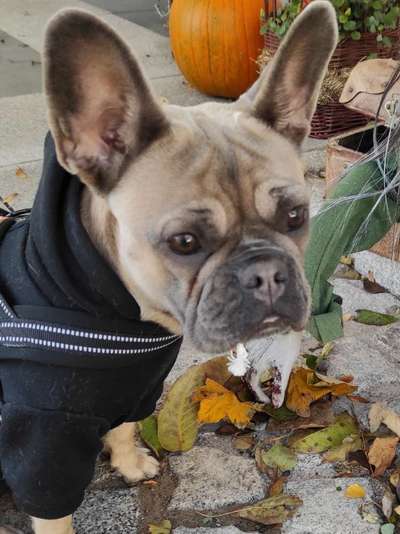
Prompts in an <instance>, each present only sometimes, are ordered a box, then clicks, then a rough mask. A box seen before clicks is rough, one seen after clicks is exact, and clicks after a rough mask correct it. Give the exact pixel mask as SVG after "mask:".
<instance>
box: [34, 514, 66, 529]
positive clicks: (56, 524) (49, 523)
mask: <svg viewBox="0 0 400 534" xmlns="http://www.w3.org/2000/svg"><path fill="white" fill-rule="evenodd" d="M32 527H33V531H34V533H35V534H75V530H74V528H73V526H72V515H68V516H67V517H63V518H61V519H38V518H37V517H32Z"/></svg>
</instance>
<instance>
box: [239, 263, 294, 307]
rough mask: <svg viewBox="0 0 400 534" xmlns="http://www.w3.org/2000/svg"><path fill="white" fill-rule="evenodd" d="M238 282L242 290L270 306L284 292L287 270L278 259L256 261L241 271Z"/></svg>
mask: <svg viewBox="0 0 400 534" xmlns="http://www.w3.org/2000/svg"><path fill="white" fill-rule="evenodd" d="M239 281H240V284H241V286H242V288H243V289H245V290H246V291H251V292H252V293H253V295H254V296H255V297H256V298H257V299H259V300H265V301H266V302H268V304H269V305H271V306H272V305H273V304H274V302H276V301H277V300H278V298H279V297H280V296H281V295H283V293H284V291H285V287H286V284H287V281H288V270H287V267H286V265H285V263H284V262H283V261H282V260H279V259H268V260H262V261H256V262H254V263H251V264H250V265H247V266H246V267H243V269H241V271H240V272H239Z"/></svg>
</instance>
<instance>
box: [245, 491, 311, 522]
mask: <svg viewBox="0 0 400 534" xmlns="http://www.w3.org/2000/svg"><path fill="white" fill-rule="evenodd" d="M302 504H303V501H302V500H301V499H300V498H299V497H296V496H295V495H284V494H281V495H275V496H274V497H268V498H267V499H263V500H262V501H260V502H258V503H255V504H254V505H253V506H247V507H246V508H243V509H242V510H238V511H237V512H236V513H237V514H238V515H239V516H240V517H242V518H243V519H249V520H250V521H255V522H256V523H261V524H262V525H278V524H282V523H284V522H285V521H286V520H287V519H289V518H290V517H292V516H293V515H294V514H295V512H296V510H297V508H298V507H299V506H301V505H302Z"/></svg>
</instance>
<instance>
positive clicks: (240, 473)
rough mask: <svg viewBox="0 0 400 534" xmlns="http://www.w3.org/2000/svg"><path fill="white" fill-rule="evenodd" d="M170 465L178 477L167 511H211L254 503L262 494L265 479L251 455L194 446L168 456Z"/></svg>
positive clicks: (263, 492) (263, 493)
mask: <svg viewBox="0 0 400 534" xmlns="http://www.w3.org/2000/svg"><path fill="white" fill-rule="evenodd" d="M170 465H171V468H172V470H173V472H174V473H175V474H176V475H177V476H178V477H179V484H178V487H177V488H176V490H175V493H174V496H173V498H172V500H171V503H170V506H169V509H170V510H179V511H183V510H191V511H194V510H213V509H218V508H222V507H224V506H229V505H231V504H235V505H236V504H247V503H251V502H256V501H257V500H259V499H261V498H263V497H264V495H265V488H266V482H265V480H264V479H263V477H262V476H261V475H260V473H259V471H258V470H257V468H256V465H255V462H254V459H252V458H247V457H241V456H233V455H231V454H227V453H226V452H224V451H221V450H220V449H217V448H215V447H199V446H195V447H194V448H193V449H191V450H190V451H188V452H186V453H184V454H182V455H180V456H172V457H170Z"/></svg>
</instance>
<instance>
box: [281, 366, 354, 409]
mask: <svg viewBox="0 0 400 534" xmlns="http://www.w3.org/2000/svg"><path fill="white" fill-rule="evenodd" d="M356 389H357V386H354V385H352V384H347V383H346V382H341V381H340V380H336V379H335V378H332V377H328V376H324V375H321V374H319V373H316V372H315V371H313V370H312V369H307V368H305V367H301V368H299V369H296V370H295V371H294V372H293V373H292V374H291V376H290V380H289V385H288V389H287V399H286V405H287V407H288V408H289V410H292V411H293V412H296V413H297V414H298V415H300V416H301V417H309V416H310V404H311V403H312V402H314V401H316V400H318V399H321V398H322V397H325V396H326V395H329V394H332V395H335V396H337V397H338V396H341V395H349V394H351V393H353V392H354V391H355V390H356Z"/></svg>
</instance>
